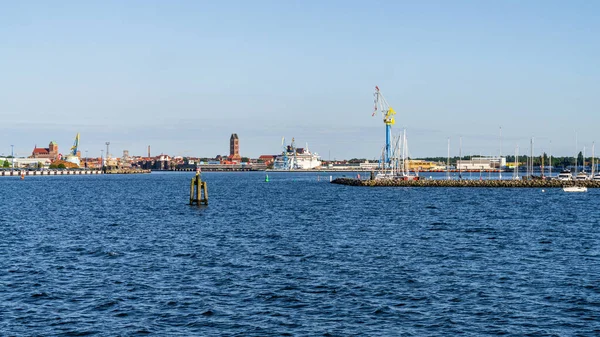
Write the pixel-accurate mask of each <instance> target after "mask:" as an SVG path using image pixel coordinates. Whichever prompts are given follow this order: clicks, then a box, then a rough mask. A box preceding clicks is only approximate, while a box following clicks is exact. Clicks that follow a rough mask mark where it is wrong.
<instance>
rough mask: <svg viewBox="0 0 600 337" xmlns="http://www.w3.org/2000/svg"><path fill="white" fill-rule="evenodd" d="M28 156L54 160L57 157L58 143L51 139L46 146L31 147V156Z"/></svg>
mask: <svg viewBox="0 0 600 337" xmlns="http://www.w3.org/2000/svg"><path fill="white" fill-rule="evenodd" d="M29 158H43V159H50V160H56V159H58V144H56V142H54V141H52V142H50V144H49V145H48V147H37V145H36V146H34V147H33V152H31V156H29Z"/></svg>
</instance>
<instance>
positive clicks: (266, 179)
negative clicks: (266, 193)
mask: <svg viewBox="0 0 600 337" xmlns="http://www.w3.org/2000/svg"><path fill="white" fill-rule="evenodd" d="M265 182H269V175H268V174H267V175H266V176H265Z"/></svg>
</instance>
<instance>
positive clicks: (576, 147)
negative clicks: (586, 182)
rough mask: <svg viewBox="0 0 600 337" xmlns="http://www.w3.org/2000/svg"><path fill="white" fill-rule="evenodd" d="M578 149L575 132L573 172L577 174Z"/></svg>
mask: <svg viewBox="0 0 600 337" xmlns="http://www.w3.org/2000/svg"><path fill="white" fill-rule="evenodd" d="M578 150H579V146H578V145H577V132H575V158H574V159H575V172H574V173H575V174H577V165H579V163H578V162H577V161H578V160H577V159H579V158H577V157H578V156H577V155H578V153H577V151H578Z"/></svg>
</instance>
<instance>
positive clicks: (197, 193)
mask: <svg viewBox="0 0 600 337" xmlns="http://www.w3.org/2000/svg"><path fill="white" fill-rule="evenodd" d="M193 204H196V205H200V204H205V205H208V187H207V186H206V181H202V176H201V175H200V171H196V176H195V177H194V178H192V183H191V184H190V205H193Z"/></svg>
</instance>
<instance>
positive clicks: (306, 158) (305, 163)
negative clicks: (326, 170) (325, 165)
mask: <svg viewBox="0 0 600 337" xmlns="http://www.w3.org/2000/svg"><path fill="white" fill-rule="evenodd" d="M281 145H282V146H283V151H282V152H281V154H280V155H278V156H277V157H275V161H274V162H273V169H274V170H285V171H288V170H311V169H314V168H317V167H320V166H321V159H320V158H321V157H320V156H319V155H318V154H317V153H312V152H310V150H309V149H308V144H306V147H304V148H298V147H296V145H295V140H294V138H292V143H291V144H290V145H285V138H283V139H282V141H281Z"/></svg>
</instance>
